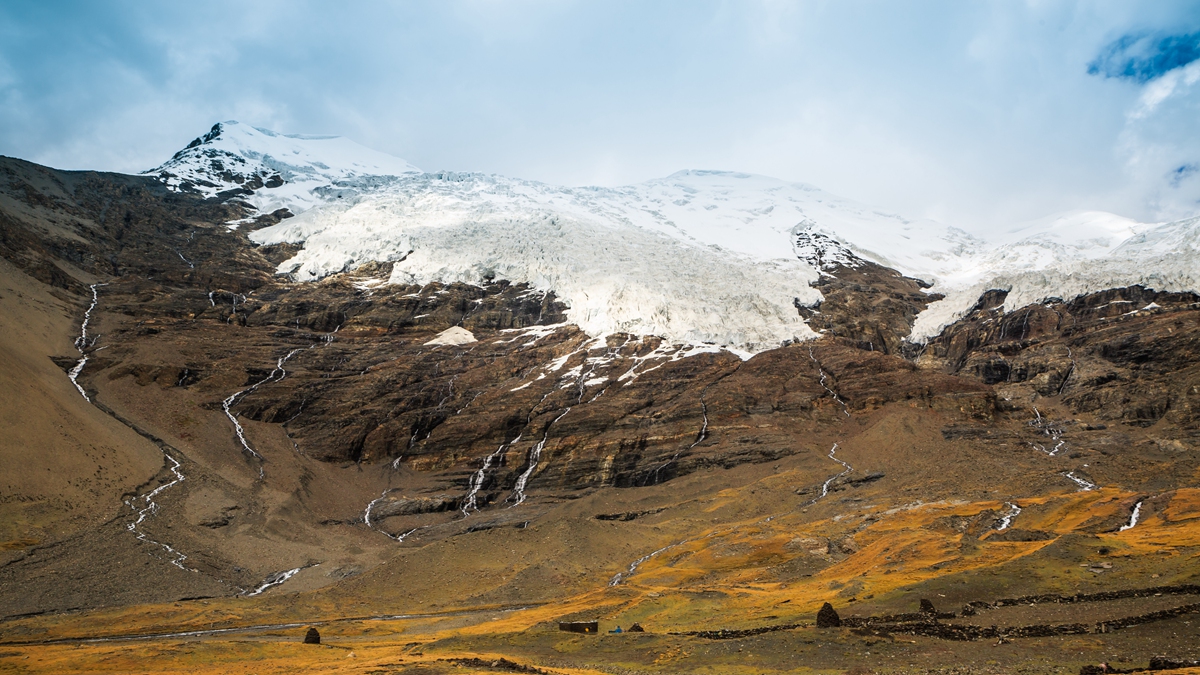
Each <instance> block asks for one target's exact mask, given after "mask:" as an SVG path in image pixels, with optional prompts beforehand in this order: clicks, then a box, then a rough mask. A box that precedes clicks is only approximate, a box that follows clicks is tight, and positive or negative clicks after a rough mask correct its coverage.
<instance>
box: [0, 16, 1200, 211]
mask: <svg viewBox="0 0 1200 675" xmlns="http://www.w3.org/2000/svg"><path fill="white" fill-rule="evenodd" d="M1198 58H1200V1H1197V2H1169V1H1162V2H1129V1H1127V0H1119V1H1112V2H1107V1H1104V0H1085V1H1082V2H1068V1H1062V2H1058V1H1054V0H1026V1H1024V2H1021V1H1018V0H1011V1H1006V2H962V1H961V0H948V1H945V2H906V3H897V2H853V1H845V0H831V1H828V2H826V1H812V2H779V1H775V0H763V1H760V2H756V1H754V0H737V1H727V2H720V1H712V2H706V1H703V0H686V1H680V2H671V1H668V0H662V1H658V2H640V1H633V2H619V1H615V0H603V1H599V0H597V1H593V2H571V1H568V0H560V1H553V2H551V1H544V2H543V1H520V0H509V1H504V2H501V1H498V0H473V1H463V2H432V1H429V2H409V3H400V2H393V3H382V2H358V3H315V2H312V3H307V2H295V1H292V2H271V1H264V0H260V1H258V2H253V3H247V2H228V3H222V2H208V3H171V4H169V5H168V4H166V3H147V2H78V3H71V2H54V3H47V2H42V1H40V0H30V1H22V0H11V1H9V2H5V3H3V4H0V154H5V155H11V156H16V157H21V158H24V159H29V160H32V161H36V162H39V163H43V164H49V165H51V166H56V167H61V168H94V169H106V170H114V171H126V172H137V171H141V170H145V169H149V168H152V167H154V166H156V165H157V164H159V163H161V162H162V161H164V160H165V159H167V158H168V157H170V155H171V154H173V153H174V152H175V151H176V150H178V149H179V148H181V147H182V146H183V145H185V144H186V143H187V142H188V141H189V140H191V139H192V138H194V137H195V136H197V135H199V134H201V133H203V132H204V131H205V130H207V129H208V128H209V127H210V126H211V125H212V124H213V123H214V122H217V121H221V120H229V119H236V120H240V121H242V122H246V123H250V124H253V125H255V126H259V127H265V128H270V129H274V130H276V131H280V132H284V133H324V134H337V135H342V136H347V137H350V138H352V139H354V140H356V141H358V142H360V143H362V144H364V145H367V146H370V147H374V148H377V149H379V150H383V151H385V152H389V153H392V154H394V155H397V156H400V157H403V158H405V159H407V160H409V161H410V162H412V163H413V164H416V165H417V166H420V167H422V168H424V169H426V170H440V169H451V170H458V171H483V172H491V173H502V174H506V175H513V176H520V177H524V178H533V179H538V180H542V181H546V182H551V183H558V184H567V185H582V184H600V185H620V184H626V183H632V182H637V181H641V180H646V179H649V178H654V177H658V176H663V175H666V174H669V173H672V172H674V171H677V170H679V169H685V168H694V169H730V170H739V171H747V172H753V173H761V174H767V175H771V176H776V177H779V178H784V179H787V180H794V181H801V182H806V183H811V184H814V185H817V186H819V187H822V188H824V189H826V190H828V191H831V192H834V193H837V194H840V195H842V196H845V197H849V198H853V199H857V200H860V201H864V202H867V203H871V204H875V205H878V206H880V207H883V208H885V209H888V210H891V211H898V212H900V213H903V214H906V215H909V216H913V217H932V218H935V219H938V220H941V221H943V222H947V223H950V224H955V225H959V226H962V227H964V228H966V229H969V230H972V231H977V232H985V231H987V230H988V229H989V228H994V227H997V226H1009V225H1011V224H1013V223H1018V222H1024V221H1028V220H1031V219H1036V218H1039V217H1043V216H1047V215H1049V214H1054V213H1059V212H1066V211H1073V210H1079V209H1099V210H1107V211H1113V212H1116V213H1120V214H1123V215H1127V216H1131V217H1135V218H1139V219H1142V220H1165V219H1172V218H1177V217H1183V216H1188V215H1194V214H1196V213H1200V60H1198Z"/></svg>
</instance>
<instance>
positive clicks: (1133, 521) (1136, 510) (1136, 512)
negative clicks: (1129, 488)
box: [1117, 499, 1144, 532]
mask: <svg viewBox="0 0 1200 675" xmlns="http://www.w3.org/2000/svg"><path fill="white" fill-rule="evenodd" d="M1142 501H1144V500H1141V499H1139V500H1138V502H1137V503H1136V504H1134V505H1133V513H1131V514H1129V522H1128V523H1126V524H1124V525H1122V526H1121V529H1119V530H1117V532H1124V531H1125V530H1132V529H1133V528H1134V527H1135V526H1136V525H1137V524H1138V520H1139V519H1141V517H1142Z"/></svg>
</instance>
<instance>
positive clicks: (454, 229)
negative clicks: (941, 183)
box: [154, 122, 1200, 353]
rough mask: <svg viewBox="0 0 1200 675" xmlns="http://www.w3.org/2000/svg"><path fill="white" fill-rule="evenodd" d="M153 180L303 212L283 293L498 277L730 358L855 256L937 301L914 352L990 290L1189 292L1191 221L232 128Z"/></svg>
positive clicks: (791, 314) (1033, 294)
mask: <svg viewBox="0 0 1200 675" xmlns="http://www.w3.org/2000/svg"><path fill="white" fill-rule="evenodd" d="M154 173H155V174H156V175H158V176H159V177H160V178H162V179H163V180H165V181H166V182H167V183H168V184H169V185H172V186H176V187H178V188H180V189H186V188H188V187H191V188H192V189H200V190H202V191H205V190H207V192H205V194H216V193H218V192H220V191H223V190H227V189H232V188H234V187H240V188H244V190H243V192H246V191H251V190H252V193H251V194H247V195H245V196H243V197H242V198H243V199H245V200H247V201H249V202H250V203H251V204H254V205H255V206H256V207H257V208H259V209H260V210H262V211H268V210H271V209H274V208H281V207H286V208H289V209H290V210H292V211H293V212H294V213H301V215H300V216H299V217H297V218H294V219H290V220H287V221H285V222H282V223H280V224H278V225H275V226H272V227H268V228H266V229H262V230H259V231H257V232H254V233H253V234H252V235H251V237H252V238H253V239H254V240H255V241H257V242H259V243H263V244H273V243H283V242H288V243H296V244H303V249H302V250H301V251H300V252H299V253H298V254H297V255H296V256H295V257H293V258H291V259H290V260H287V261H285V262H284V263H282V264H281V265H280V266H279V271H280V272H281V273H287V274H291V275H293V277H294V278H296V279H299V280H315V279H319V278H322V277H324V276H326V275H329V274H333V273H337V272H341V271H344V270H348V269H352V268H354V267H356V266H358V265H360V264H362V263H365V262H368V261H372V260H374V261H390V262H393V263H395V265H394V268H393V273H392V278H391V280H392V281H393V282H397V283H426V282H431V281H443V282H452V281H461V282H467V283H482V282H484V281H487V280H490V279H508V280H510V281H513V282H525V283H529V284H531V285H532V286H534V287H535V288H538V289H541V290H547V291H554V292H555V293H556V294H557V295H558V297H560V298H562V299H563V300H564V301H565V302H566V303H567V304H568V305H569V306H570V308H571V309H570V313H569V314H568V316H569V318H570V320H571V321H572V322H573V323H576V324H577V325H579V326H580V327H581V328H583V329H584V330H586V331H587V332H589V333H591V334H593V335H602V334H605V333H610V332H615V331H622V332H629V333H634V334H654V335H661V336H663V337H666V338H668V339H669V340H672V341H676V342H708V343H715V344H720V345H728V346H730V347H731V348H735V349H737V350H739V351H744V352H747V353H753V352H757V351H761V350H763V349H768V348H771V347H774V346H777V345H778V344H780V343H782V342H784V341H787V340H793V339H804V338H809V337H813V336H814V335H815V334H814V333H813V332H812V331H811V330H810V329H809V328H808V326H807V324H806V323H805V322H804V321H803V320H802V319H801V318H800V317H799V316H798V314H797V312H796V305H797V304H801V305H815V304H816V303H817V302H819V301H820V300H821V295H820V293H819V292H818V291H817V290H816V289H814V288H812V287H811V285H810V283H811V282H812V281H814V280H815V279H816V278H817V277H818V276H819V274H820V273H822V272H823V271H827V270H828V269H833V268H836V267H837V266H838V265H845V266H853V265H855V264H858V262H861V261H863V260H866V261H871V262H875V263H878V264H880V265H882V266H885V267H890V268H893V269H896V270H898V271H900V272H902V273H903V274H905V275H908V276H912V277H917V278H920V279H923V280H925V281H927V282H929V283H930V284H932V288H931V289H930V292H937V293H941V294H943V295H945V296H946V297H945V298H944V299H943V300H940V301H938V302H935V303H933V304H931V305H930V306H929V308H928V309H927V310H925V311H924V312H922V314H921V315H920V316H918V318H917V321H916V325H915V326H914V329H913V335H912V339H913V340H916V341H921V340H924V339H928V338H929V337H932V336H934V335H937V334H938V333H939V332H940V331H941V329H942V327H943V326H945V325H947V324H948V323H950V322H952V321H954V320H955V319H956V318H958V317H959V316H961V315H962V314H963V313H964V312H966V311H967V310H968V309H969V308H970V307H971V306H972V305H973V304H974V303H975V301H976V300H977V298H978V297H979V294H980V293H981V292H982V291H984V290H987V289H990V288H1000V289H1005V290H1008V291H1010V294H1009V297H1008V300H1007V304H1008V305H1009V306H1010V308H1014V307H1018V306H1022V305H1024V304H1028V303H1030V302H1039V301H1042V300H1045V299H1047V298H1051V297H1059V298H1064V299H1066V298H1070V297H1074V296H1075V295H1078V294H1080V293H1085V292H1090V291H1094V290H1099V289H1103V288H1110V287H1117V286H1127V285H1132V284H1143V285H1146V286H1149V287H1152V288H1156V289H1160V290H1196V289H1198V288H1200V281H1198V280H1197V275H1196V273H1195V271H1194V270H1195V268H1197V265H1196V261H1197V260H1198V259H1200V242H1198V240H1200V234H1198V232H1200V225H1198V224H1197V219H1191V220H1186V221H1179V222H1176V223H1167V224H1145V223H1138V222H1136V221H1132V220H1129V219H1127V218H1122V217H1120V216H1116V215H1113V214H1107V213H1098V212H1084V213H1077V214H1072V215H1069V216H1064V217H1058V218H1050V219H1046V220H1044V221H1040V222H1037V223H1033V224H1030V225H1027V226H1024V227H1022V228H1018V229H1015V230H1014V231H1011V232H1008V233H1002V234H1000V235H999V236H996V237H995V238H994V240H993V241H985V240H983V239H980V238H978V237H975V236H972V235H970V234H968V233H967V232H965V231H963V230H961V229H957V228H954V227H949V226H946V225H943V224H940V223H936V222H933V221H929V220H910V219H906V218H903V217H901V216H898V215H895V214H891V213H887V212H884V211H879V210H876V209H873V208H871V207H867V206H863V205H861V204H857V203H855V202H852V201H849V200H845V199H841V198H839V197H835V196H833V195H830V194H828V193H825V192H823V191H821V190H820V189H818V188H815V187H812V186H810V185H805V184H799V183H789V182H786V181H781V180H777V179H774V178H769V177H765V176H757V175H752V174H745V173H734V172H719V171H681V172H678V173H675V174H672V175H671V176H668V177H665V178H660V179H656V180H651V181H647V182H645V183H640V184H637V185H630V186H624V187H616V188H606V187H560V186H554V185H548V184H545V183H539V182H535V181H528V180H522V179H518V178H507V177H502V176H492V175H482V174H473V173H450V172H439V173H421V172H419V171H418V170H416V169H415V168H414V167H412V166H411V165H410V164H408V163H407V162H405V161H403V160H400V159H397V158H393V157H389V156H387V155H383V154H381V153H376V152H373V151H370V150H367V149H365V148H362V147H361V146H358V145H356V144H354V143H352V142H350V141H346V140H344V139H336V138H330V137H311V136H283V135H279V134H275V133H273V132H269V131H264V130H259V129H254V128H253V127H248V126H246V125H242V124H238V123H236V122H227V123H223V124H219V125H217V126H216V127H214V129H213V132H210V134H208V135H206V136H204V137H202V138H200V139H197V141H196V142H193V144H192V146H189V148H187V149H185V150H184V151H182V152H181V153H180V154H179V155H176V157H175V158H173V159H172V160H170V161H169V162H167V163H166V164H164V165H163V166H162V167H160V168H159V169H156V170H155V172H154ZM259 181H261V182H262V185H261V187H259V186H258V182H259ZM280 183H282V184H280ZM272 186H274V187H272Z"/></svg>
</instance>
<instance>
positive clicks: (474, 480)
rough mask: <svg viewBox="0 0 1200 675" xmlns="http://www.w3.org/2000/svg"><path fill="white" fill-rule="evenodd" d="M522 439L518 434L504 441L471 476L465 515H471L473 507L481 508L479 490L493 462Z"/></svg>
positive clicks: (464, 503) (463, 509)
mask: <svg viewBox="0 0 1200 675" xmlns="http://www.w3.org/2000/svg"><path fill="white" fill-rule="evenodd" d="M520 440H521V436H520V435H518V436H517V437H516V438H514V439H512V440H511V441H509V442H508V443H504V444H502V445H501V446H500V447H499V448H496V451H495V452H493V453H492V454H490V455H488V456H487V457H484V458H483V466H481V467H479V470H478V471H476V472H475V473H474V474H473V475H472V476H471V487H470V489H469V490H468V491H467V498H466V499H465V500H464V501H463V507H462V513H463V516H469V515H471V509H475V510H476V511H478V510H479V502H478V501H477V500H478V495H479V490H480V489H482V488H483V481H484V479H485V478H486V477H487V471H488V469H490V468H492V462H495V461H497V460H498V459H500V457H502V456H503V455H504V451H505V450H507V449H508V448H510V447H512V446H513V444H515V443H517V442H518V441H520Z"/></svg>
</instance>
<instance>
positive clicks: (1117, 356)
mask: <svg viewBox="0 0 1200 675" xmlns="http://www.w3.org/2000/svg"><path fill="white" fill-rule="evenodd" d="M1004 297H1005V293H1004V292H1002V291H990V292H989V293H987V294H985V295H984V297H983V298H981V299H980V301H979V303H978V304H977V305H976V306H975V308H974V309H973V310H972V311H971V312H970V313H969V314H968V315H967V316H966V317H964V318H963V319H962V320H961V321H959V322H957V323H955V324H954V325H952V326H950V327H948V328H947V329H946V330H945V332H943V333H942V334H941V335H940V336H938V337H937V338H935V339H934V340H932V341H930V343H929V345H928V346H927V348H926V349H925V353H924V354H923V355H922V356H921V357H920V362H921V363H922V364H927V365H929V366H932V367H937V368H941V369H943V370H944V371H946V372H952V373H958V374H964V375H970V376H972V377H975V378H977V379H979V380H980V381H982V382H983V383H985V384H988V385H993V386H995V387H997V389H1002V390H1005V391H1007V392H1011V393H1010V394H1009V397H1010V398H1015V397H1017V396H1021V397H1026V398H1028V397H1058V398H1060V399H1061V400H1062V402H1063V403H1064V404H1066V405H1067V406H1068V408H1069V409H1070V410H1071V411H1072V412H1074V413H1075V414H1084V413H1087V414H1092V415H1095V416H1097V417H1098V418H1100V419H1102V420H1106V421H1112V422H1117V423H1122V424H1126V425H1130V426H1136V427H1149V426H1153V425H1155V424H1157V423H1158V422H1159V421H1160V420H1161V421H1165V422H1166V423H1168V424H1170V425H1171V426H1177V427H1180V428H1184V429H1196V428H1198V427H1200V407H1198V406H1200V393H1198V392H1197V391H1196V383H1197V382H1198V381H1200V367H1198V363H1200V296H1197V295H1195V294H1191V293H1161V292H1156V291H1152V290H1148V289H1146V288H1143V287H1141V286H1131V287H1128V288H1115V289H1110V290H1106V291H1101V292H1098V293H1093V294H1090V295H1086V296H1081V297H1078V298H1075V299H1073V300H1071V301H1069V302H1062V301H1051V302H1047V303H1046V304H1042V305H1031V306H1029V307H1022V308H1019V309H1017V310H1015V311H1007V312H1005V311H1002V310H1001V309H1000V306H1001V304H1002V303H1003V301H1004Z"/></svg>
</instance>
